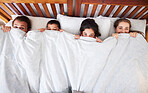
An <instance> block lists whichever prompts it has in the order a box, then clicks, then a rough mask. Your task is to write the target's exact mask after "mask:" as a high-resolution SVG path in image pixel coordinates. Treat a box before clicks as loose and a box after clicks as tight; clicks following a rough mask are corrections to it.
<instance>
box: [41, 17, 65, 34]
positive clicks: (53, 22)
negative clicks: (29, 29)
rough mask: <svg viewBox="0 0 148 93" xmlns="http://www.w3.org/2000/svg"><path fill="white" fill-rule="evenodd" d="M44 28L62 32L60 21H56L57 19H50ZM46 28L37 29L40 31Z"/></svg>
mask: <svg viewBox="0 0 148 93" xmlns="http://www.w3.org/2000/svg"><path fill="white" fill-rule="evenodd" d="M46 29H47V30H56V31H60V32H63V30H62V29H61V25H60V22H59V21H57V20H50V21H49V22H48V23H47V25H46ZM46 29H45V28H40V29H38V30H40V31H41V32H44V31H45V30H46Z"/></svg>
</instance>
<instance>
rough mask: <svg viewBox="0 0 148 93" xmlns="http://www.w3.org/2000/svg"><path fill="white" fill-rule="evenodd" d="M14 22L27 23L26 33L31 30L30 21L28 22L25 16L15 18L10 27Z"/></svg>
mask: <svg viewBox="0 0 148 93" xmlns="http://www.w3.org/2000/svg"><path fill="white" fill-rule="evenodd" d="M15 20H19V21H24V22H26V23H27V31H29V30H31V21H30V19H29V18H28V17H26V16H18V17H16V18H15V19H14V20H13V22H12V26H13V24H14V21H15Z"/></svg>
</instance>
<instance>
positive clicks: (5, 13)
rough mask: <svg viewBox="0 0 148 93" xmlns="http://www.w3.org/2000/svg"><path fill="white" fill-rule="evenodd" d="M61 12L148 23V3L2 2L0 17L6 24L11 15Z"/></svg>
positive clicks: (80, 0)
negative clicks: (140, 20)
mask: <svg viewBox="0 0 148 93" xmlns="http://www.w3.org/2000/svg"><path fill="white" fill-rule="evenodd" d="M58 13H60V14H63V15H68V16H78V17H90V16H91V17H96V16H100V15H102V16H107V17H120V18H133V19H146V20H147V24H148V0H0V18H1V19H2V20H3V21H5V22H6V23H7V22H8V21H9V20H11V19H12V18H11V15H30V16H40V17H50V18H56V16H57V14H58ZM146 33H147V36H146V38H147V40H148V31H146Z"/></svg>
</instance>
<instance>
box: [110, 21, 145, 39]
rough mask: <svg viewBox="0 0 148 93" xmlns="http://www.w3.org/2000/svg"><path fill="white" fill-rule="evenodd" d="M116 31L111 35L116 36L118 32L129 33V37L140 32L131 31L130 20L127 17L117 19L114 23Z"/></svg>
mask: <svg viewBox="0 0 148 93" xmlns="http://www.w3.org/2000/svg"><path fill="white" fill-rule="evenodd" d="M114 27H115V31H116V33H113V34H112V37H113V36H115V37H116V39H117V38H118V34H120V33H129V34H130V36H131V37H136V36H137V34H138V33H140V34H142V35H143V33H142V32H140V31H131V30H130V28H131V22H130V21H129V20H128V19H117V20H116V21H115V23H114Z"/></svg>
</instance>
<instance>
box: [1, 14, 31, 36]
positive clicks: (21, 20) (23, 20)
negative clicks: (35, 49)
mask: <svg viewBox="0 0 148 93" xmlns="http://www.w3.org/2000/svg"><path fill="white" fill-rule="evenodd" d="M12 27H13V28H19V29H20V30H22V31H24V32H26V33H27V32H28V31H29V30H30V29H31V22H30V19H29V18H28V17H26V16H18V17H16V18H15V19H14V20H13V22H12ZM2 29H3V31H4V32H8V31H10V30H11V27H10V26H5V25H3V26H2Z"/></svg>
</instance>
